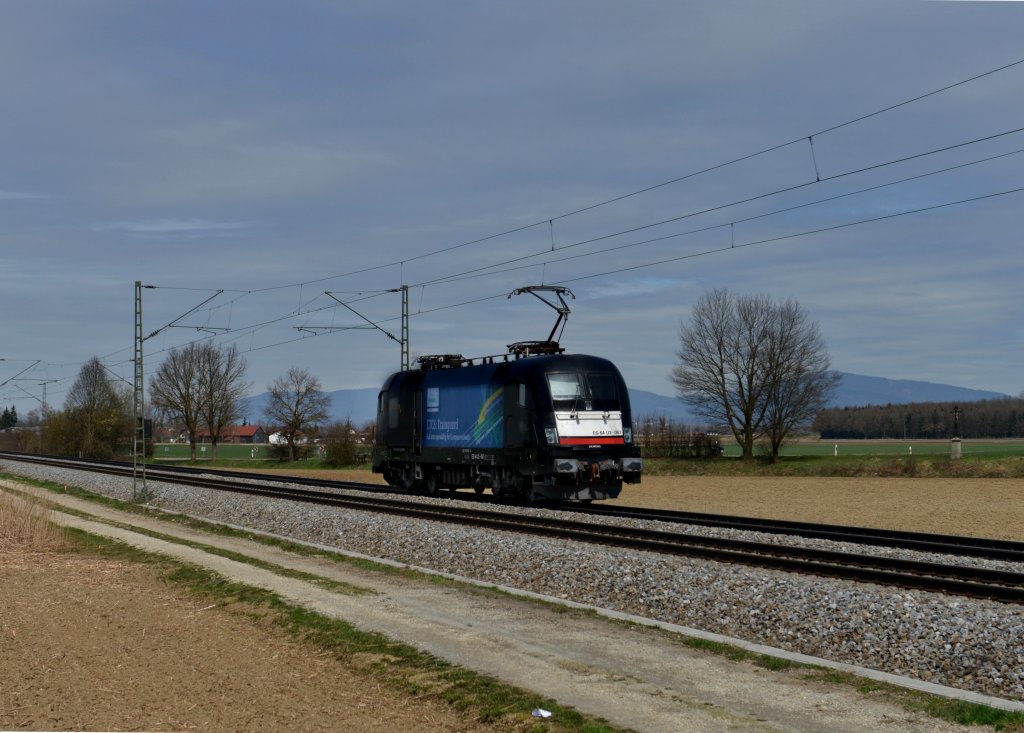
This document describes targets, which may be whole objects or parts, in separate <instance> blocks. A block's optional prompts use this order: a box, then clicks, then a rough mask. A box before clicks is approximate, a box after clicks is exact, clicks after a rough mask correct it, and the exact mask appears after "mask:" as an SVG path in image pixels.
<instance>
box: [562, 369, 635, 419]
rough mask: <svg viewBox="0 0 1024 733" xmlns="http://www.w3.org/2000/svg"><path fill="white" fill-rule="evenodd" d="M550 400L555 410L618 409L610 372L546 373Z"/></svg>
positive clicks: (613, 380) (615, 391)
mask: <svg viewBox="0 0 1024 733" xmlns="http://www.w3.org/2000/svg"><path fill="white" fill-rule="evenodd" d="M548 386H549V387H550V388H551V402H552V406H553V407H554V408H555V411H556V412H565V411H569V412H576V411H578V410H601V411H603V412H609V411H612V410H618V409H620V408H619V393H618V389H617V388H616V386H615V378H614V377H613V376H612V375H611V374H601V373H590V374H586V375H583V374H578V373H576V372H564V373H557V374H548Z"/></svg>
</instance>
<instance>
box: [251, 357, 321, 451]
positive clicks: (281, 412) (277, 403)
mask: <svg viewBox="0 0 1024 733" xmlns="http://www.w3.org/2000/svg"><path fill="white" fill-rule="evenodd" d="M267 391H268V392H269V393H270V398H269V400H268V402H267V407H266V410H265V411H266V415H267V419H268V420H269V421H270V422H271V423H272V424H273V425H275V426H276V427H277V428H278V429H279V431H280V433H281V434H282V435H283V436H284V437H285V440H287V441H288V457H289V459H290V460H292V461H294V460H295V439H296V436H298V435H300V434H302V433H306V434H312V433H313V432H315V430H316V428H317V427H318V426H319V425H320V423H322V422H324V421H325V420H327V418H328V416H329V413H328V409H329V408H330V406H331V398H330V397H329V396H327V395H325V394H324V393H323V390H322V389H321V386H320V380H318V379H317V378H316V377H314V376H313V375H312V374H310V373H309V372H308V371H306V370H305V369H300V368H298V367H292V368H291V369H289V370H288V373H287V374H286V375H285V376H283V377H278V378H277V379H275V380H274V381H273V382H271V383H270V384H269V385H268V386H267Z"/></svg>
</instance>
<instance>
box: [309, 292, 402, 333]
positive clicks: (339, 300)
mask: <svg viewBox="0 0 1024 733" xmlns="http://www.w3.org/2000/svg"><path fill="white" fill-rule="evenodd" d="M324 295H327V296H329V297H331V298H332V299H333V300H336V301H338V304H339V305H343V306H345V307H346V308H348V309H349V310H350V311H352V312H353V313H355V314H356V315H357V316H359V317H360V318H362V319H363V320H364V321H366V322H367V323H368V324H370V327H372V328H375V329H377V330H378V331H380V332H381V333H382V334H384V335H385V336H387V337H388V338H389V339H391V340H392V341H394V342H395V343H396V344H401V343H402V341H401V339H399V338H398V337H397V336H395V335H394V334H393V333H390V332H388V331H385V330H384V329H383V328H381V327H380V326H378V325H377V324H376V323H374V322H373V321H371V320H370V319H369V318H367V317H366V316H364V315H363V314H362V313H360V312H359V311H357V310H356V309H355V308H353V307H352V306H350V305H349V304H348V303H346V302H345V301H343V300H341V299H339V298H337V297H335V295H334V293H331V292H330V291H326V290H325V291H324Z"/></svg>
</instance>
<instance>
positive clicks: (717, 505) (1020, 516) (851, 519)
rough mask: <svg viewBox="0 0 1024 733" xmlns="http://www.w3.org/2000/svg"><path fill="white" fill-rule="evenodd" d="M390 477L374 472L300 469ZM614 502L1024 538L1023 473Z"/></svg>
mask: <svg viewBox="0 0 1024 733" xmlns="http://www.w3.org/2000/svg"><path fill="white" fill-rule="evenodd" d="M295 473H296V474H300V473H301V474H302V475H307V476H322V477H325V478H334V479H339V480H347V481H362V482H365V483H383V482H382V481H381V479H380V476H378V475H376V474H373V473H371V472H369V471H296V472H295ZM612 503H614V504H621V505H623V506H640V507H654V508H661V509H674V510H679V511H691V512H707V513H710V514H731V515H736V516H747V517H766V518H771V519H789V520H794V521H801V522H824V523H828V524H847V525H853V526H858V527H881V528H885V529H903V530H911V531H915V532H937V533H940V534H957V535H969V536H974V537H992V538H999V539H1010V540H1022V541H1024V479H974V478H972V479H945V478H943V479H931V478H864V477H857V478H818V477H764V476H646V477H644V479H643V482H642V483H640V484H638V485H632V486H629V485H627V486H624V487H623V489H622V494H621V495H620V496H619V498H618V499H616V500H615V501H614V502H612Z"/></svg>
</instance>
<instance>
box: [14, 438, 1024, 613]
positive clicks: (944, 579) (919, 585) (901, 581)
mask: <svg viewBox="0 0 1024 733" xmlns="http://www.w3.org/2000/svg"><path fill="white" fill-rule="evenodd" d="M0 457H2V456H0ZM19 460H21V459H19ZM30 462H34V463H46V464H48V465H60V466H65V467H68V466H70V467H72V468H75V469H78V470H95V471H99V472H102V473H107V474H113V475H118V476H125V475H128V474H130V469H129V468H128V467H126V466H119V465H111V464H104V465H100V466H89V465H88V464H82V463H79V462H77V461H68V460H56V461H55V460H53V459H39V458H34V459H31V461H30ZM157 473H158V472H157ZM153 478H154V480H161V479H159V478H157V476H153ZM163 480H167V481H171V482H175V483H180V484H185V485H190V486H196V487H201V488H207V489H214V490H218V491H231V492H235V493H243V494H248V495H253V496H260V497H265V498H275V499H284V500H289V501H302V502H306V503H311V504H318V505H326V506H336V507H345V508H348V509H356V510H362V511H369V512H378V513H386V514H393V515H400V516H409V517H415V518H419V519H430V520H435V521H440V522H446V523H456V524H463V525H467V526H475V527H483V528H487V529H495V530H504V531H511V532H517V533H521V534H531V535H540V536H547V537H553V538H559V539H567V540H573V541H581V542H590V543H595V544H602V545H608V546H615V547H624V548H630V549H635V550H646V551H653V552H659V553H667V554H673V555H683V556H689V557H701V558H705V559H711V560H717V561H723V562H731V563H739V564H744V565H753V566H758V567H764V568H771V569H776V570H784V571H789V572H799V573H804V574H812V575H820V576H825V577H832V578H841V579H846V580H855V581H861V582H873V583H877V584H881V585H889V586H897V587H900V588H905V589H917V590H926V591H934V592H942V593H948V594H954V595H964V596H970V597H976V598H986V599H990V600H996V601H1002V602H1008V603H1024V573H1016V572H1010V571H1003V570H993V569H988V568H972V567H964V566H959V565H945V564H939V563H932V562H923V561H915V560H905V559H900V558H891V557H880V556H876V555H861V554H856V553H848V552H839V551H833V550H821V549H816V548H805V547H793V546H785V545H779V544H770V543H762V542H753V541H747V540H735V539H726V538H716V537H700V536H696V535H690V534H685V533H676V532H666V531H663V530H651V529H637V528H630V527H623V526H619V525H612V526H609V525H601V524H591V523H586V522H577V521H573V520H568V519H560V518H555V517H543V516H542V517H537V516H527V515H519V514H510V513H506V512H500V511H494V510H490V509H479V508H473V507H466V506H459V505H457V504H454V503H445V504H442V505H439V504H424V503H419V502H410V501H406V500H402V499H392V498H386V497H380V496H355V495H352V494H339V493H330V492H323V491H314V490H309V489H295V488H285V487H279V486H267V485H262V484H256V483H250V482H241V481H237V480H232V479H227V478H222V477H210V476H202V475H182V474H179V473H175V472H170V473H169V474H168V476H167V477H166V478H164V479H163Z"/></svg>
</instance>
